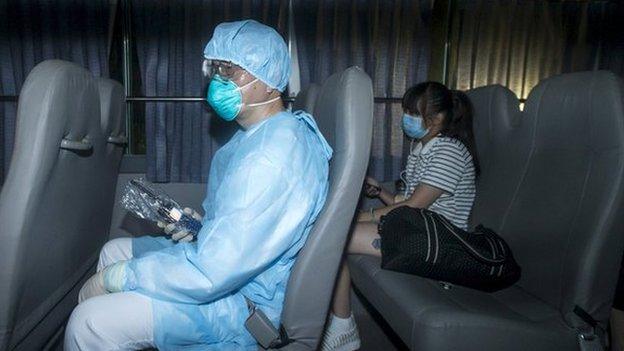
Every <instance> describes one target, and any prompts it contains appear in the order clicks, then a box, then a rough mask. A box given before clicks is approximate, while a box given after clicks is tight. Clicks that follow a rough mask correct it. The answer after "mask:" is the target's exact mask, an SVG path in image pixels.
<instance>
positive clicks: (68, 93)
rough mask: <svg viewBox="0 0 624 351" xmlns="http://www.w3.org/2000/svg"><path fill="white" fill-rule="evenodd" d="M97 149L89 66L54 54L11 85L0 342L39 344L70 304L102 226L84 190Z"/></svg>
mask: <svg viewBox="0 0 624 351" xmlns="http://www.w3.org/2000/svg"><path fill="white" fill-rule="evenodd" d="M104 147H105V140H104V138H103V136H102V132H101V129H100V102H99V96H98V87H97V84H96V81H95V79H94V78H93V77H92V76H91V74H90V73H89V72H88V71H86V70H85V69H83V68H81V67H79V66H77V65H75V64H72V63H69V62H64V61H58V60H51V61H44V62H42V63H40V64H39V65H37V66H36V67H35V68H34V69H33V70H32V71H31V73H30V74H29V76H28V78H27V79H26V82H25V83H24V86H23V88H22V91H21V93H20V98H19V102H18V113H17V128H16V138H15V148H14V153H13V159H12V161H11V167H10V169H9V173H8V176H7V179H6V182H5V185H4V187H3V188H2V193H0V223H2V228H1V230H0V240H1V241H2V245H1V246H0V267H2V270H0V349H1V350H6V349H11V350H39V349H41V348H42V347H43V346H44V344H45V343H46V342H47V341H48V340H49V339H50V338H51V337H52V336H53V335H54V333H56V332H57V331H59V330H60V328H61V326H62V324H63V322H64V321H65V320H66V319H67V317H68V316H69V314H70V313H71V310H72V309H73V307H74V306H75V304H76V301H77V293H78V288H79V287H80V285H81V284H82V281H83V280H84V279H86V275H87V272H88V271H89V270H90V269H91V268H92V267H93V265H94V263H95V262H96V258H97V250H98V249H99V247H100V245H101V242H102V240H103V238H105V236H106V233H107V226H106V225H103V226H102V225H99V224H101V222H102V221H99V220H98V218H99V216H100V214H99V213H98V210H99V209H100V208H99V202H98V201H99V199H97V198H96V196H95V197H94V194H98V193H97V191H96V190H95V189H97V187H98V186H101V185H102V184H101V176H100V175H99V172H98V171H99V170H100V168H98V167H97V161H98V159H101V158H100V156H99V154H101V153H102V152H103V150H104ZM109 210H110V209H109ZM56 336H58V334H56Z"/></svg>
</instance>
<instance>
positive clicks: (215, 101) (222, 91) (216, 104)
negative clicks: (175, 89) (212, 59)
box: [206, 74, 280, 121]
mask: <svg viewBox="0 0 624 351" xmlns="http://www.w3.org/2000/svg"><path fill="white" fill-rule="evenodd" d="M256 81H258V78H256V79H254V80H252V81H251V82H249V83H247V84H245V85H243V86H242V87H239V86H238V85H236V83H234V82H233V81H231V80H227V79H223V78H222V77H221V76H220V75H218V74H216V75H215V76H214V77H213V78H212V80H211V82H210V85H209V86H208V94H207V95H206V101H208V103H209V104H210V106H212V108H213V109H214V110H215V112H216V113H217V114H218V115H219V117H221V118H223V119H224V120H226V121H232V120H234V119H235V118H236V117H237V116H238V114H239V113H240V111H241V109H242V108H243V93H242V90H243V89H245V88H246V87H248V86H250V85H251V84H253V83H255V82H256ZM279 98H280V97H279V96H278V97H276V98H274V99H271V100H268V101H264V102H259V103H254V104H247V106H249V107H255V106H261V105H265V104H269V103H271V102H273V101H277V100H278V99H279Z"/></svg>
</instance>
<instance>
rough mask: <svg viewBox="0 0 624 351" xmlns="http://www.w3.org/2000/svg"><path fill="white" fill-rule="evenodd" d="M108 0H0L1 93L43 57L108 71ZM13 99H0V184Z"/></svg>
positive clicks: (13, 89)
mask: <svg viewBox="0 0 624 351" xmlns="http://www.w3.org/2000/svg"><path fill="white" fill-rule="evenodd" d="M109 18H110V0H89V1H67V0H26V1H0V95H12V96H16V95H19V92H20V89H21V88H22V84H23V82H24V80H25V79H26V76H27V75H28V73H29V72H30V70H31V69H32V68H33V67H34V66H35V65H37V64H38V63H39V62H41V61H44V60H47V59H62V60H67V61H73V62H75V63H77V64H79V65H81V66H83V67H85V68H87V69H89V70H90V71H91V72H93V74H94V75H96V76H108V42H109ZM16 112H17V102H16V101H0V184H1V183H2V181H3V179H4V176H5V175H6V172H7V170H8V167H9V163H10V160H11V153H12V151H13V140H14V135H15V118H16Z"/></svg>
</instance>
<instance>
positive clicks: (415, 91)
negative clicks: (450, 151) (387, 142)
mask: <svg viewBox="0 0 624 351" xmlns="http://www.w3.org/2000/svg"><path fill="white" fill-rule="evenodd" d="M401 105H402V106H403V109H404V110H405V111H407V112H409V113H420V114H421V115H422V116H423V118H424V117H425V116H431V115H435V114H438V113H442V114H443V115H444V122H443V126H442V131H441V132H440V134H442V135H443V136H446V137H449V138H454V139H457V140H459V141H461V142H462V143H463V144H464V145H466V148H468V151H469V152H470V155H471V156H472V163H473V164H474V168H475V174H476V175H477V176H479V174H480V173H481V169H480V167H479V158H478V156H477V145H476V143H475V139H474V133H473V131H472V104H471V103H470V99H468V96H466V94H464V93H463V92H461V91H459V90H449V89H448V88H447V87H446V86H445V85H444V84H441V83H438V82H423V83H420V84H417V85H415V86H413V87H411V88H409V89H408V90H407V91H406V92H405V95H403V101H402V104H401Z"/></svg>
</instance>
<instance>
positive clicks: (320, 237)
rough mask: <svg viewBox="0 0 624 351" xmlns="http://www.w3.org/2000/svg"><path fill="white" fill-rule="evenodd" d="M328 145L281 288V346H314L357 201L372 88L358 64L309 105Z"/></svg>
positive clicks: (367, 140) (368, 139) (331, 80)
mask: <svg viewBox="0 0 624 351" xmlns="http://www.w3.org/2000/svg"><path fill="white" fill-rule="evenodd" d="M314 117H315V119H316V121H317V123H318V126H319V128H320V130H321V132H322V133H323V135H324V136H325V138H326V139H327V141H328V142H329V144H330V145H331V146H332V148H333V150H334V154H333V157H332V160H331V161H330V167H329V193H328V195H327V200H326V202H325V206H324V208H323V211H322V212H321V214H320V215H319V217H318V219H317V221H316V223H315V224H314V227H313V228H312V231H311V232H310V236H309V237H308V240H307V241H306V244H305V246H304V247H303V249H302V251H301V253H300V254H299V256H298V258H297V262H296V263H295V265H294V266H293V270H292V274H291V276H290V280H289V282H288V286H287V289H286V298H285V302H284V310H283V312H282V325H283V326H284V328H285V330H286V331H287V333H288V336H289V337H290V339H292V340H293V342H292V343H290V344H288V345H287V346H286V347H284V348H281V349H280V350H316V347H317V345H318V343H319V339H320V335H321V332H322V331H323V327H324V325H325V320H326V316H327V312H328V310H329V304H330V301H331V295H332V292H333V287H334V283H335V278H336V275H337V273H338V267H339V265H340V260H341V257H342V252H343V248H344V245H345V242H346V238H347V235H348V233H349V227H350V225H351V222H352V218H353V215H354V212H355V207H356V205H357V201H358V197H359V194H360V190H361V188H362V182H363V181H364V174H365V172H366V168H367V166H368V157H369V153H370V145H371V138H372V124H373V123H372V118H373V88H372V82H371V79H370V77H369V76H368V75H367V74H366V73H364V72H363V71H362V70H361V69H359V68H357V67H351V68H348V69H346V70H345V71H343V72H340V73H336V74H334V75H332V76H331V77H329V78H328V79H327V81H326V82H325V83H324V84H323V86H322V88H321V91H320V93H319V96H318V99H317V101H316V104H315V107H314Z"/></svg>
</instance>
